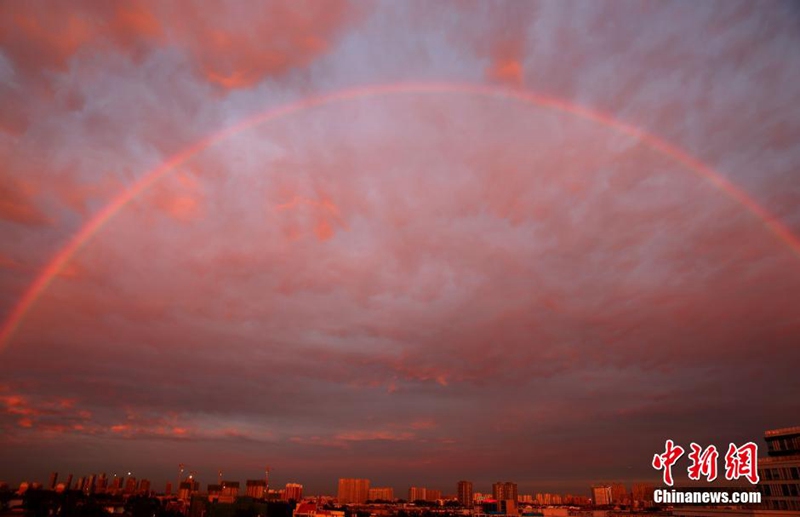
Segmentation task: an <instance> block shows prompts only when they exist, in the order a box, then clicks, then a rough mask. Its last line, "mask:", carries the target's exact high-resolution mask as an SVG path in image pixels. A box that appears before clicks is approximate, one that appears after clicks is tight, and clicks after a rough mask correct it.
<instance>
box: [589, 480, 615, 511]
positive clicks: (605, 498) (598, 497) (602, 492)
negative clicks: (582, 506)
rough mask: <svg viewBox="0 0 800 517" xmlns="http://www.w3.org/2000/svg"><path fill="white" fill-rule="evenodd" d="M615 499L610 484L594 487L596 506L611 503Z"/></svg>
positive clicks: (593, 494) (593, 493)
mask: <svg viewBox="0 0 800 517" xmlns="http://www.w3.org/2000/svg"><path fill="white" fill-rule="evenodd" d="M612 501H613V499H612V497H611V486H610V485H599V486H593V487H592V502H593V503H594V504H595V506H605V505H609V504H611V502H612Z"/></svg>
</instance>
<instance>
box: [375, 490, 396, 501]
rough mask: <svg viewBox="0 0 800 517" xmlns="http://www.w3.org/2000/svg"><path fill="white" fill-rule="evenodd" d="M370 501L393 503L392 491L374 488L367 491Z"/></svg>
mask: <svg viewBox="0 0 800 517" xmlns="http://www.w3.org/2000/svg"><path fill="white" fill-rule="evenodd" d="M369 500H370V501H394V489H393V488H391V487H375V488H370V489H369Z"/></svg>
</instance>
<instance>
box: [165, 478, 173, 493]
mask: <svg viewBox="0 0 800 517" xmlns="http://www.w3.org/2000/svg"><path fill="white" fill-rule="evenodd" d="M164 495H172V483H171V482H170V481H167V486H165V487H164Z"/></svg>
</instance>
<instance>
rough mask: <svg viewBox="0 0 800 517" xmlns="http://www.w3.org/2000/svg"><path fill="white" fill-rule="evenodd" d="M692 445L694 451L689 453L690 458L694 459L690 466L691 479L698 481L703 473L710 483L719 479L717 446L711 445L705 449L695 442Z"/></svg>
mask: <svg viewBox="0 0 800 517" xmlns="http://www.w3.org/2000/svg"><path fill="white" fill-rule="evenodd" d="M690 447H691V448H692V452H690V453H689V459H690V460H692V464H691V465H690V466H689V479H693V480H695V481H697V480H698V479H700V476H701V475H702V476H705V477H706V479H707V480H708V482H709V483H710V482H712V481H714V480H715V479H717V458H719V453H718V452H717V448H716V447H715V446H713V445H709V446H708V449H706V450H705V451H704V450H703V448H702V447H700V446H699V445H697V444H696V443H694V442H692V443H691V445H690Z"/></svg>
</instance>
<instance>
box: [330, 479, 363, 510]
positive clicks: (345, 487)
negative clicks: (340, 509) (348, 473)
mask: <svg viewBox="0 0 800 517" xmlns="http://www.w3.org/2000/svg"><path fill="white" fill-rule="evenodd" d="M368 498H369V479H356V478H340V479H339V491H338V494H337V499H338V500H339V504H364V503H365V502H367V499H368Z"/></svg>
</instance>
